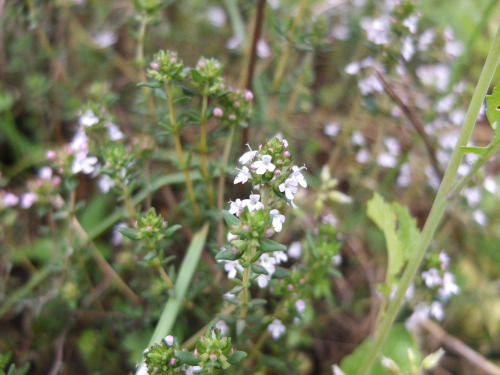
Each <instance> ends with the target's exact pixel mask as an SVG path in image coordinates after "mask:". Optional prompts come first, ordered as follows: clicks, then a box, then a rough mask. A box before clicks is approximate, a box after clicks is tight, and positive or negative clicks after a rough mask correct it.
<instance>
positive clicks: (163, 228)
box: [117, 207, 180, 250]
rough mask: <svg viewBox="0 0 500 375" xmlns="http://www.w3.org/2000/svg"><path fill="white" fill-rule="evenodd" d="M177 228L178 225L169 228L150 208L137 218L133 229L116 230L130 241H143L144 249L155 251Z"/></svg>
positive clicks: (152, 208)
mask: <svg viewBox="0 0 500 375" xmlns="http://www.w3.org/2000/svg"><path fill="white" fill-rule="evenodd" d="M179 228H180V226H179V225H172V226H170V227H169V226H168V223H167V222H166V221H165V220H164V219H163V217H162V216H161V215H159V214H157V213H156V210H155V209H154V207H151V208H150V209H149V211H148V212H147V213H146V214H145V215H141V216H139V218H138V219H137V221H136V223H135V225H134V228H127V227H119V228H117V230H118V231H119V232H120V233H121V234H123V235H124V236H126V237H128V238H130V239H132V240H141V241H143V242H144V244H145V245H146V248H149V249H152V250H155V249H158V248H159V246H158V245H159V243H160V241H162V240H163V239H164V238H168V237H171V236H172V235H173V234H174V232H175V231H177V230H178V229H179Z"/></svg>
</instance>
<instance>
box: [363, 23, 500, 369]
mask: <svg viewBox="0 0 500 375" xmlns="http://www.w3.org/2000/svg"><path fill="white" fill-rule="evenodd" d="M499 59H500V28H499V29H498V30H497V33H496V35H495V39H494V41H493V44H492V46H491V49H490V52H489V53H488V57H487V59H486V62H485V64H484V67H483V70H482V72H481V75H480V77H479V80H478V83H477V86H476V89H475V90H474V94H473V95H472V99H471V102H470V104H469V108H468V110H467V114H466V115H465V120H464V126H463V127H462V130H461V132H460V137H459V139H458V142H457V145H456V146H455V149H454V150H453V153H452V155H451V159H450V162H449V164H448V167H447V168H446V172H445V174H444V177H443V181H442V183H441V186H440V187H439V190H438V192H437V195H436V198H435V200H434V203H433V205H432V208H431V211H430V213H429V217H428V218H427V221H426V222H425V225H424V228H423V230H422V233H421V234H420V236H419V238H418V240H417V242H416V244H415V245H414V247H413V248H412V250H411V257H410V259H409V262H408V265H407V266H406V269H405V271H404V273H403V276H402V278H401V281H400V283H399V285H398V289H397V291H396V294H395V296H394V299H393V300H392V301H391V303H390V304H389V307H388V310H387V312H386V314H385V316H384V318H383V319H382V323H381V326H380V330H379V331H378V333H377V335H376V337H375V341H374V343H373V345H372V346H371V347H370V350H369V351H368V353H367V355H366V357H365V360H364V362H363V363H362V364H361V366H360V367H359V369H358V372H357V374H358V375H367V374H368V373H369V372H370V369H371V367H372V365H373V363H374V361H375V359H376V358H377V356H378V355H379V353H380V350H381V348H382V345H383V344H384V342H385V340H386V339H387V336H388V334H389V331H390V330H391V327H392V324H393V323H394V320H395V319H396V315H397V314H398V312H399V309H400V307H401V306H402V305H403V302H404V298H405V293H406V290H407V289H408V287H409V286H410V284H411V282H412V280H413V279H414V277H415V275H416V274H417V272H418V269H419V266H420V263H421V261H422V259H423V258H424V256H425V252H426V250H427V247H428V246H429V243H430V242H431V240H432V238H433V236H434V233H435V231H436V229H437V227H438V225H439V223H440V221H441V219H442V217H443V214H444V212H445V210H446V207H447V206H448V203H449V200H448V199H447V195H448V193H449V191H450V188H451V187H452V184H453V181H454V180H455V177H456V175H457V171H458V167H459V165H460V162H461V160H462V151H461V147H463V146H465V145H466V144H467V142H468V140H469V138H470V136H471V134H472V130H473V128H474V124H475V122H476V118H477V115H478V114H479V110H480V108H481V105H482V103H483V99H484V97H485V96H486V94H487V91H488V88H489V85H490V82H491V80H492V78H493V75H494V74H495V69H496V67H497V65H498V61H499Z"/></svg>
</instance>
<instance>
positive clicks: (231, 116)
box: [229, 113, 236, 121]
mask: <svg viewBox="0 0 500 375" xmlns="http://www.w3.org/2000/svg"><path fill="white" fill-rule="evenodd" d="M229 120H231V121H234V120H236V116H235V114H234V113H231V114H230V115H229Z"/></svg>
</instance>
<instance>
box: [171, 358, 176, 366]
mask: <svg viewBox="0 0 500 375" xmlns="http://www.w3.org/2000/svg"><path fill="white" fill-rule="evenodd" d="M176 363H177V359H175V358H170V364H171V365H172V366H174V365H175V364H176Z"/></svg>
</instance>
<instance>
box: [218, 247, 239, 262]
mask: <svg viewBox="0 0 500 375" xmlns="http://www.w3.org/2000/svg"><path fill="white" fill-rule="evenodd" d="M240 256H241V254H239V253H235V252H234V251H233V250H232V249H225V250H222V251H219V252H218V253H217V255H215V260H236V259H238V258H239V257H240Z"/></svg>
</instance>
